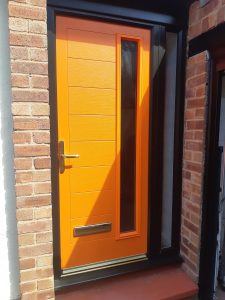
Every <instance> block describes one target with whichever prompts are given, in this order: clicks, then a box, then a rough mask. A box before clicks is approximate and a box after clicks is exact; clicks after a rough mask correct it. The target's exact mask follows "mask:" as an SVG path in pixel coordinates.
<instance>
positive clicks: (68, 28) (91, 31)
mask: <svg viewBox="0 0 225 300" xmlns="http://www.w3.org/2000/svg"><path fill="white" fill-rule="evenodd" d="M67 30H73V31H82V32H90V33H101V34H106V35H116V31H115V33H108V32H107V33H105V32H101V31H93V30H84V29H74V28H70V27H67Z"/></svg>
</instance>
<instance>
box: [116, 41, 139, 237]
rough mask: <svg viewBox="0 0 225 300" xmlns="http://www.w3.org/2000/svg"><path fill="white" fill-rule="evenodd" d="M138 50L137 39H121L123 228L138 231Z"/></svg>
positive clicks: (121, 220)
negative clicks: (136, 184) (136, 205)
mask: <svg viewBox="0 0 225 300" xmlns="http://www.w3.org/2000/svg"><path fill="white" fill-rule="evenodd" d="M137 53H138V44H137V42H134V41H129V40H122V41H121V153H120V166H121V168H120V176H121V179H120V231H121V232H128V231H134V230H135V223H136V222H135V221H136V212H135V210H136V207H135V202H136V199H135V190H136V188H135V181H136V105H137Z"/></svg>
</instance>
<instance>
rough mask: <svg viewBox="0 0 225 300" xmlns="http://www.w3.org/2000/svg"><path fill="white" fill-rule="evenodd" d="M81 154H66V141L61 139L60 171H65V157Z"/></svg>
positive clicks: (77, 156) (74, 156)
mask: <svg viewBox="0 0 225 300" xmlns="http://www.w3.org/2000/svg"><path fill="white" fill-rule="evenodd" d="M79 157H80V155H79V154H64V141H59V171H60V173H63V172H64V171H65V158H79Z"/></svg>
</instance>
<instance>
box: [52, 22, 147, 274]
mask: <svg viewBox="0 0 225 300" xmlns="http://www.w3.org/2000/svg"><path fill="white" fill-rule="evenodd" d="M122 41H133V42H134V43H135V45H136V48H137V63H136V66H137V67H136V68H137V80H136V96H135V97H136V102H135V103H136V104H135V105H136V106H135V122H136V123H135V126H134V128H135V136H136V140H135V141H136V142H135V181H134V191H135V205H134V207H135V208H134V209H135V211H134V212H133V213H134V223H135V224H134V229H133V230H130V231H128V232H126V231H125V232H124V231H121V224H120V222H121V216H120V214H122V212H121V206H120V203H121V201H128V200H129V199H121V188H122V187H121V168H122V163H121V157H122V156H121V151H122V146H123V140H122V135H121V128H122V127H121V126H122V124H123V115H122V113H121V105H122V104H121V103H122V100H121V97H122V96H121V84H122V79H121V68H122V64H123V61H122V56H121V48H122ZM56 60H57V61H56V65H57V74H56V75H57V109H58V140H59V142H60V141H61V142H63V144H64V152H63V153H61V152H60V151H62V149H61V148H60V147H59V160H60V166H61V162H63V168H61V167H60V169H59V198H60V199H59V203H60V207H59V209H60V247H61V249H60V252H61V268H62V269H63V270H64V269H68V268H76V267H81V266H83V265H88V264H93V263H100V262H106V261H107V262H110V261H112V260H114V259H122V258H129V257H133V256H135V255H142V254H143V255H144V254H146V252H147V223H148V214H147V211H148V168H147V166H148V138H149V126H148V124H149V78H150V74H149V66H150V32H149V30H145V29H139V28H133V27H132V28H130V27H127V26H122V25H116V24H110V23H103V22H97V21H90V20H84V19H78V18H73V17H65V16H57V18H56ZM129 114H130V113H129V109H128V115H129ZM126 126H127V125H126ZM126 130H129V126H128V128H127V129H126ZM128 154H129V153H128ZM60 155H61V156H60ZM63 155H64V156H63ZM66 155H68V157H66ZM71 155H72V156H71ZM74 155H75V156H74ZM104 224H107V230H103V231H102V232H95V233H94V232H92V231H91V232H88V233H85V234H81V235H79V234H78V233H77V232H78V231H79V229H80V228H84V229H85V230H86V229H87V228H88V230H89V228H91V226H96V225H100V226H102V225H104ZM103 227H104V226H103ZM101 228H102V227H101ZM77 229H78V231H77Z"/></svg>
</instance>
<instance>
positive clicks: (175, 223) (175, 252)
mask: <svg viewBox="0 0 225 300" xmlns="http://www.w3.org/2000/svg"><path fill="white" fill-rule="evenodd" d="M57 15H71V16H77V17H85V18H89V19H90V18H92V19H96V20H104V21H106V22H116V23H120V24H126V25H129V26H138V27H143V28H148V29H149V30H151V32H152V34H151V36H152V40H151V52H152V56H151V57H152V61H151V66H152V68H154V69H158V71H157V73H156V76H154V78H153V77H152V78H151V82H150V85H151V87H152V88H151V96H150V97H151V109H150V111H151V116H150V122H151V124H150V128H151V132H150V137H151V139H150V144H149V151H150V156H149V178H151V180H150V179H149V186H150V188H149V218H150V222H149V230H148V234H149V241H151V243H150V242H149V241H148V259H147V260H146V261H142V262H136V263H132V264H130V265H124V266H118V267H114V268H110V269H102V270H97V271H92V272H90V273H87V274H80V275H74V276H70V277H67V278H65V277H62V272H61V268H60V240H59V235H58V233H59V229H60V223H59V222H60V221H59V196H58V194H59V193H58V191H59V186H58V172H57V170H58V159H57V155H58V154H57V149H58V144H57V141H58V139H57V107H56V99H57V95H56V32H55V19H56V16H57ZM166 30H168V31H172V32H177V37H178V49H177V52H178V57H177V74H178V75H177V85H176V108H175V110H176V111H175V133H174V157H176V159H175V160H174V182H176V187H175V186H174V197H173V219H172V246H171V247H170V248H167V249H164V250H162V249H161V223H162V222H161V218H162V169H161V170H159V166H161V162H162V154H163V151H162V145H163V130H162V128H163V126H162V124H163V118H164V109H163V108H164V89H163V88H162V84H164V81H165V62H164V61H162V63H161V59H160V57H161V51H162V49H165V38H166ZM48 48H49V81H50V86H49V94H50V115H51V118H50V122H51V157H52V170H53V171H52V186H53V188H52V199H53V201H52V204H53V205H52V207H53V224H54V226H53V253H54V260H53V262H54V275H55V286H56V288H57V287H61V286H62V285H70V284H76V283H81V282H85V281H90V280H94V279H100V278H105V277H109V276H114V275H117V274H123V273H127V272H131V271H135V270H140V269H146V268H149V267H154V266H159V265H164V264H171V263H180V262H181V258H180V256H179V253H180V248H179V247H180V221H181V180H182V176H181V175H182V154H183V153H182V149H183V114H184V76H185V72H184V66H185V49H186V30H185V28H184V24H180V23H177V22H176V19H175V18H174V17H172V16H168V15H167V14H159V13H157V14H156V13H152V12H149V11H140V10H134V9H132V10H131V9H129V8H123V9H121V7H116V6H112V5H105V4H100V3H98V4H96V3H91V2H86V1H79V0H73V1H71V0H65V1H64V2H63V4H62V1H60V0H48ZM159 63H160V67H159V68H158V66H159ZM151 73H153V72H151ZM155 112H157V113H155ZM156 132H157V133H158V134H156ZM159 132H160V133H161V134H159ZM159 148H160V151H159ZM157 162H158V164H157ZM150 166H151V167H150ZM154 172H155V173H154ZM153 174H154V176H153ZM153 181H154V182H153ZM155 199H157V201H155Z"/></svg>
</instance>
